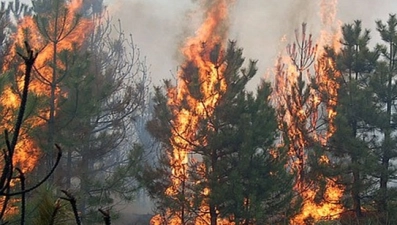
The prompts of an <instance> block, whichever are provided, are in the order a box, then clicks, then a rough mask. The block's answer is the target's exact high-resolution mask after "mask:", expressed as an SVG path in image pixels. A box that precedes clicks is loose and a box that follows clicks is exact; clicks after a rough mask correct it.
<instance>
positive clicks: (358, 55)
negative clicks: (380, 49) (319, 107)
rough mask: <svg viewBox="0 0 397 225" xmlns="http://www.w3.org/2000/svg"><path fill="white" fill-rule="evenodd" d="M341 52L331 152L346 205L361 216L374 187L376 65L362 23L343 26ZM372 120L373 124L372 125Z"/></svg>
mask: <svg viewBox="0 0 397 225" xmlns="http://www.w3.org/2000/svg"><path fill="white" fill-rule="evenodd" d="M342 33H343V39H342V44H343V46H342V49H341V52H340V53H339V54H338V55H337V56H336V62H337V68H338V70H339V71H340V72H341V74H342V76H341V79H340V82H339V84H340V87H339V91H338V100H337V102H338V105H337V108H336V113H337V116H336V119H335V127H336V131H335V133H334V134H333V136H332V137H331V140H330V146H331V152H332V154H333V157H334V158H335V161H336V162H338V166H336V167H335V168H336V170H337V172H336V173H338V174H343V176H342V177H341V178H342V179H341V180H340V181H339V182H340V183H341V184H343V185H344V186H345V187H346V189H345V193H346V194H347V195H349V197H350V198H349V201H348V203H346V204H347V208H351V209H352V210H353V211H354V213H355V215H356V216H357V217H361V216H362V207H363V205H364V203H363V198H364V196H365V195H370V194H369V192H370V190H371V189H370V188H371V187H373V186H372V185H373V180H371V176H370V175H371V173H372V171H373V170H374V169H375V167H376V163H375V158H374V153H373V151H372V148H373V143H374V140H373V139H372V136H371V135H370V133H371V127H373V125H374V124H373V119H374V118H376V113H377V111H376V107H374V105H373V103H372V96H371V95H372V93H371V89H370V87H369V84H368V81H369V76H370V75H371V73H372V72H373V70H374V68H375V62H376V60H377V54H376V53H375V52H371V51H370V50H369V48H368V42H369V40H370V37H369V31H368V30H365V31H364V32H363V31H362V28H361V22H360V21H355V22H354V23H353V24H346V25H344V26H343V27H342ZM371 123H372V124H371Z"/></svg>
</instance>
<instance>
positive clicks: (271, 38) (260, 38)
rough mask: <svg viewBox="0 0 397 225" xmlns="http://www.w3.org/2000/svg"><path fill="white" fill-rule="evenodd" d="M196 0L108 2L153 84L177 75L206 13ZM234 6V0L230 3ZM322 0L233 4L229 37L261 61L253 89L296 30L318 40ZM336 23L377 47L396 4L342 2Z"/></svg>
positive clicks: (249, 56)
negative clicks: (366, 33)
mask: <svg viewBox="0 0 397 225" xmlns="http://www.w3.org/2000/svg"><path fill="white" fill-rule="evenodd" d="M198 2H199V1H198V0H105V4H106V5H107V6H108V9H109V11H110V15H111V16H112V17H113V19H114V20H115V21H116V20H117V19H121V22H122V25H123V28H124V31H125V32H126V33H131V34H132V37H133V38H134V42H135V44H136V45H137V46H138V47H139V49H140V51H141V54H142V55H143V56H146V62H147V65H148V66H150V74H151V79H152V84H154V85H159V84H161V82H162V80H163V79H172V78H173V76H176V71H177V68H178V65H180V64H181V62H182V61H181V57H180V55H179V52H178V50H179V49H180V46H181V45H182V43H183V41H184V40H185V39H186V38H187V37H188V36H191V35H194V30H195V29H196V28H197V27H198V26H199V24H200V19H201V18H202V13H201V12H200V10H198V9H199V7H197V5H198ZM230 2H232V1H230ZM319 2H320V0H235V3H234V4H233V6H232V7H231V10H230V30H229V39H232V40H236V41H237V43H238V46H239V47H241V48H243V49H244V56H245V57H246V59H255V60H258V64H257V65H258V68H259V70H258V73H257V75H256V77H255V78H254V79H253V81H252V82H251V83H250V84H249V85H250V86H251V87H255V86H256V85H257V84H258V82H259V80H260V79H261V78H267V77H269V76H271V75H269V74H271V70H272V69H273V65H274V64H275V60H276V58H277V55H278V54H279V53H280V51H282V50H284V49H285V45H286V44H287V43H286V42H281V41H280V40H281V38H282V37H287V40H291V39H290V38H291V37H293V33H294V30H295V29H297V28H300V25H301V23H302V22H306V23H307V26H308V32H310V33H312V34H313V35H314V37H316V36H318V35H319V32H320V27H319V26H320V16H319V12H320V6H319ZM336 11H337V14H336V19H337V20H339V21H340V24H343V23H352V22H353V21H354V20H357V19H359V20H362V25H363V28H368V29H370V30H371V31H372V32H371V34H372V35H371V36H372V37H373V41H372V42H373V43H377V42H379V41H380V39H379V37H378V34H377V32H376V29H375V20H378V19H381V20H383V21H386V20H387V18H388V15H389V13H397V1H396V0H377V1H374V0H339V2H338V5H337V8H336Z"/></svg>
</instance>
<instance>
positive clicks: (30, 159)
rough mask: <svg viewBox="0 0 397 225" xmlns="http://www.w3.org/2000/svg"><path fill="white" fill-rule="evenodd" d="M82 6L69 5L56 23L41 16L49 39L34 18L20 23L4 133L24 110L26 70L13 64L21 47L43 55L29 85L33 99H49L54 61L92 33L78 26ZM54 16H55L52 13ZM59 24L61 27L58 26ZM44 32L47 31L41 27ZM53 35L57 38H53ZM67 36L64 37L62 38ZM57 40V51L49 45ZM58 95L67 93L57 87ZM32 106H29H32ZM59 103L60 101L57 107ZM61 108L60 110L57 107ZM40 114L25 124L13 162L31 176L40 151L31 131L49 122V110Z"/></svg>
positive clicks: (8, 66) (3, 101)
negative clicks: (29, 48)
mask: <svg viewBox="0 0 397 225" xmlns="http://www.w3.org/2000/svg"><path fill="white" fill-rule="evenodd" d="M81 6H82V0H73V1H70V2H69V3H67V5H66V8H67V11H66V12H67V13H66V15H65V16H64V17H62V18H59V19H58V20H55V19H54V18H53V17H51V16H53V15H40V16H44V17H48V18H46V19H47V20H48V21H49V27H46V28H45V29H47V30H46V31H47V32H48V34H50V35H48V36H47V37H45V35H44V34H43V32H42V31H43V30H40V29H39V27H38V25H37V22H36V20H35V19H34V18H33V17H32V16H26V17H24V18H22V19H21V20H20V21H17V23H18V24H17V25H18V27H17V31H16V33H15V34H13V37H12V39H13V45H12V48H11V49H10V52H9V54H8V55H7V56H6V58H5V62H6V63H5V64H4V65H3V66H4V71H13V70H14V71H16V72H15V73H16V75H15V78H16V80H15V81H16V83H15V85H14V86H13V85H12V84H11V85H8V86H6V87H5V88H4V91H3V92H2V95H1V97H0V105H1V107H2V109H3V118H2V121H1V124H2V126H3V129H7V130H12V129H13V125H14V123H15V118H16V115H15V112H16V111H17V109H18V108H19V106H20V93H21V90H22V88H23V76H24V74H23V73H24V66H23V65H19V66H17V67H16V68H13V67H14V64H13V61H15V60H16V59H18V57H19V56H18V54H17V52H18V46H24V42H25V41H28V42H29V44H30V45H31V46H33V47H34V48H35V49H36V51H39V54H38V57H37V59H36V61H35V65H34V66H35V72H33V74H32V79H31V82H30V85H29V92H30V93H31V96H38V97H41V96H49V95H50V82H51V81H52V80H53V67H52V66H51V65H50V64H51V59H53V56H54V54H58V53H60V52H62V51H65V50H73V49H74V48H76V47H79V46H81V44H82V43H83V41H84V39H85V34H86V33H87V31H89V30H90V28H91V25H90V22H89V21H88V20H87V19H80V21H79V22H78V23H77V24H76V23H74V21H75V18H76V17H75V16H76V13H77V12H78V10H79V9H80V8H81ZM50 14H51V13H50ZM55 21H57V23H58V24H55V23H56V22H55ZM59 24H62V26H63V30H62V31H58V33H57V34H54V33H56V32H55V31H54V27H55V26H56V25H59ZM41 29H43V27H41ZM66 31H70V32H69V33H68V34H67V35H64V34H61V33H62V32H66ZM51 33H53V36H51ZM62 35H64V36H62ZM55 36H58V37H61V36H62V38H61V39H60V40H59V41H57V43H56V47H54V45H51V44H49V41H48V40H49V39H54V37H55ZM56 64H57V65H56V66H57V68H59V69H60V70H65V69H66V68H65V65H64V64H63V63H62V62H61V61H57V62H56ZM55 92H56V95H58V96H61V95H63V96H65V95H66V93H61V90H60V88H59V87H58V86H57V87H56V91H55ZM28 104H29V103H28ZM57 104H58V101H56V105H57ZM56 108H58V106H56ZM34 110H38V115H35V116H27V117H26V119H25V120H24V123H23V126H22V127H21V131H20V136H19V141H18V143H17V145H16V148H15V154H14V158H13V163H14V165H16V166H18V167H19V168H20V169H21V170H22V171H23V172H24V173H27V172H30V171H32V170H33V168H34V167H35V166H36V165H37V163H38V160H39V157H40V150H39V148H38V146H37V143H36V142H35V140H34V139H33V138H32V137H31V136H29V132H30V130H32V129H34V128H37V127H40V126H43V125H45V123H46V120H47V119H48V115H49V113H48V111H49V110H48V108H46V107H45V108H35V109H34Z"/></svg>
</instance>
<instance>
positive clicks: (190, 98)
mask: <svg viewBox="0 0 397 225" xmlns="http://www.w3.org/2000/svg"><path fill="white" fill-rule="evenodd" d="M230 3H231V2H230V1H227V0H216V1H207V3H205V4H207V6H206V8H207V9H206V15H205V20H204V21H203V23H202V25H201V26H200V27H199V29H198V30H197V31H196V35H195V36H194V37H190V38H189V39H187V40H186V42H185V44H184V46H183V47H182V49H181V52H182V53H183V55H184V58H185V62H184V63H183V66H182V68H183V70H182V71H181V72H180V73H179V76H178V81H177V86H175V87H169V89H168V106H169V108H170V109H171V111H172V115H173V116H174V118H173V120H172V121H171V124H172V127H173V130H172V136H171V138H170V141H171V144H172V148H173V150H172V154H170V155H169V160H170V164H171V165H172V168H171V172H172V184H171V186H170V187H168V189H167V190H166V194H167V195H169V196H170V197H175V196H176V195H177V194H178V191H179V190H180V189H181V188H183V187H182V186H183V185H184V184H185V183H186V182H188V178H189V177H188V173H187V170H188V169H189V162H191V160H194V159H192V158H190V157H189V154H190V153H191V150H192V148H193V147H194V146H196V145H199V144H200V145H203V144H204V145H205V143H206V140H205V137H204V139H203V138H198V137H196V130H197V129H198V128H197V125H198V122H199V121H200V120H202V119H205V118H207V117H208V116H211V115H212V113H213V111H214V109H215V107H216V106H217V103H218V100H219V98H220V97H221V96H222V94H223V93H224V91H225V90H226V88H227V85H226V82H225V79H224V78H223V72H224V70H225V65H223V64H222V63H220V62H218V60H219V59H220V58H221V57H222V54H223V52H224V49H225V46H224V43H225V41H226V34H227V25H225V22H226V21H227V19H228V8H229V6H230ZM203 51H204V52H203ZM207 51H209V52H207ZM212 51H216V52H217V54H218V53H219V55H217V56H216V57H211V56H209V55H210V54H208V53H210V52H212ZM203 53H207V54H203ZM193 68H198V73H197V74H194V72H193V71H191V70H194V69H193ZM184 72H186V73H185V75H183V73H184ZM196 75H197V76H198V77H194V76H196ZM195 79H196V80H197V81H196V82H198V83H199V84H200V87H199V89H198V90H196V91H197V92H199V93H195V92H194V91H191V90H190V89H189V84H190V82H195ZM184 105H187V106H184ZM199 167H200V164H199ZM197 170H198V171H205V168H204V166H202V167H201V168H197ZM210 192H211V190H210V189H209V188H205V189H204V191H203V193H201V194H202V195H203V196H208V194H209V193H210ZM208 212H209V207H208V205H207V203H206V202H205V200H204V201H203V202H202V206H201V207H200V210H199V212H196V213H197V215H196V218H195V219H194V224H209V221H210V218H209V213H208ZM166 214H167V215H162V216H160V215H157V216H155V217H154V218H153V219H152V220H151V224H153V225H154V224H175V225H179V224H182V219H181V217H182V215H181V213H178V212H177V213H175V212H174V213H172V214H171V213H170V212H166ZM164 218H167V219H164ZM219 222H220V223H219V224H222V223H221V222H222V220H221V219H220V220H219Z"/></svg>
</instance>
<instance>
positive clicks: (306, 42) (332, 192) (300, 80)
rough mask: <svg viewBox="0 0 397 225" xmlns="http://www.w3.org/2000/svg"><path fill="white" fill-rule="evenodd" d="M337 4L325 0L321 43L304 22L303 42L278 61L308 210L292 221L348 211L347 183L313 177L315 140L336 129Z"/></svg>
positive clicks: (294, 163)
mask: <svg viewBox="0 0 397 225" xmlns="http://www.w3.org/2000/svg"><path fill="white" fill-rule="evenodd" d="M336 5H337V1H322V2H321V12H320V16H321V21H322V30H321V34H320V38H319V39H318V41H317V43H318V44H317V45H315V44H314V43H313V41H312V36H311V35H309V36H307V34H306V24H303V25H302V31H301V33H299V32H298V31H296V34H295V35H296V41H297V43H295V44H293V45H289V46H288V47H287V53H288V56H284V57H280V58H279V61H278V62H277V69H276V83H275V88H274V89H275V92H274V93H273V99H274V102H275V103H276V105H277V106H276V107H278V108H279V124H280V128H281V129H282V130H284V132H286V136H287V138H288V139H289V140H288V143H290V144H289V155H290V164H289V168H291V169H292V171H294V172H295V173H296V176H297V177H296V180H295V190H296V191H297V192H298V193H299V195H300V197H301V198H302V200H303V203H302V209H301V211H300V213H299V214H298V215H296V216H295V217H294V218H293V219H292V220H291V223H292V224H306V223H307V222H309V223H313V222H315V221H320V220H323V219H324V220H329V219H337V218H338V217H339V214H340V213H341V212H342V211H343V207H342V206H341V202H340V200H341V197H342V195H343V187H341V186H340V185H337V184H336V183H335V182H334V181H333V180H332V179H329V178H326V177H322V176H321V177H317V178H308V177H309V176H310V166H309V165H308V160H309V159H308V157H309V154H315V153H314V152H313V150H312V148H314V145H315V143H318V144H320V145H322V146H324V145H326V144H327V141H328V139H329V137H330V136H331V135H332V133H333V132H334V131H335V126H334V118H335V116H336V113H335V106H336V99H337V91H338V88H339V87H338V84H337V81H336V78H337V77H338V76H339V74H338V73H337V72H336V70H335V62H333V61H332V60H331V59H330V58H327V57H325V56H324V53H325V52H324V47H325V46H331V47H334V48H335V49H339V47H340V43H339V40H340V38H341V35H340V31H339V29H338V28H337V27H339V25H340V24H338V23H337V22H335V16H336ZM285 65H286V68H285ZM315 87H317V88H315ZM325 96H326V97H325ZM284 124H285V125H284ZM317 154H318V153H317ZM316 157H317V164H329V163H332V162H330V161H331V160H330V159H329V158H328V156H327V155H326V153H320V155H316ZM317 176H319V175H317ZM321 180H323V181H325V183H326V184H325V186H324V187H321V188H320V187H319V186H318V185H316V182H318V181H321Z"/></svg>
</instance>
